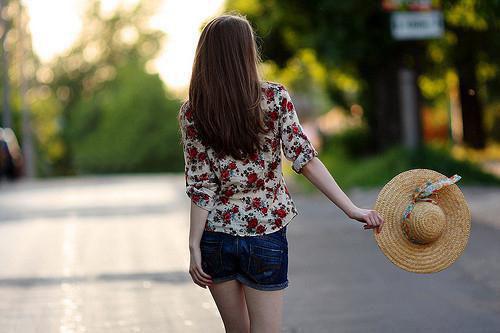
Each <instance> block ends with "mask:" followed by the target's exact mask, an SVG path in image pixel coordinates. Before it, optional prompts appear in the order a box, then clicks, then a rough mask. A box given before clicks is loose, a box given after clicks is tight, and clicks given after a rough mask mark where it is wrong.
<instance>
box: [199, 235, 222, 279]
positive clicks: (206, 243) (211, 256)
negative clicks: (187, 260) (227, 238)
mask: <svg viewBox="0 0 500 333" xmlns="http://www.w3.org/2000/svg"><path fill="white" fill-rule="evenodd" d="M200 251H201V268H202V269H203V271H204V272H205V273H207V274H208V275H210V276H212V277H213V275H215V274H217V273H219V272H220V271H221V270H222V240H207V239H203V238H202V240H201V242H200Z"/></svg>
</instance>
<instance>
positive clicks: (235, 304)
mask: <svg viewBox="0 0 500 333" xmlns="http://www.w3.org/2000/svg"><path fill="white" fill-rule="evenodd" d="M209 290H210V293H211V294H212V297H213V298H214V301H215V304H216V305H217V309H219V313H220V315H221V317H222V321H223V322H224V327H225V329H226V332H231V333H232V332H238V333H240V332H241V333H243V332H245V333H247V332H250V318H249V316H248V310H247V305H246V302H245V294H244V292H243V288H242V285H241V283H240V282H239V281H237V280H230V281H226V282H221V283H214V284H213V285H212V286H210V287H209Z"/></svg>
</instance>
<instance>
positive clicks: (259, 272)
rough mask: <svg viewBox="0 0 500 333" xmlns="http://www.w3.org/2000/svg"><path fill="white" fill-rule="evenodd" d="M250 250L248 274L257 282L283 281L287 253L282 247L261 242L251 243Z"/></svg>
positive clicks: (274, 282) (271, 282)
mask: <svg viewBox="0 0 500 333" xmlns="http://www.w3.org/2000/svg"><path fill="white" fill-rule="evenodd" d="M249 252H250V258H249V261H248V275H249V276H250V277H251V278H252V279H253V280H254V281H255V282H257V283H262V284H276V283H282V282H283V280H284V273H283V270H284V268H285V267H286V266H285V260H284V255H285V254H286V253H285V251H284V250H283V249H282V248H277V247H276V244H272V245H271V244H267V243H265V242H260V243H258V244H250V248H249ZM285 279H286V277H285Z"/></svg>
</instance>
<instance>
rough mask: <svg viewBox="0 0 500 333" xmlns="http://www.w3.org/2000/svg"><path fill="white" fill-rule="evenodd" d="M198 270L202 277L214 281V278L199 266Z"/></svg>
mask: <svg viewBox="0 0 500 333" xmlns="http://www.w3.org/2000/svg"><path fill="white" fill-rule="evenodd" d="M196 268H198V271H199V272H200V274H201V276H203V277H205V278H206V279H209V280H212V277H211V276H210V275H208V274H207V273H205V272H204V271H203V269H202V268H201V267H199V266H197V267H196Z"/></svg>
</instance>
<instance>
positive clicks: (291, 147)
mask: <svg viewBox="0 0 500 333" xmlns="http://www.w3.org/2000/svg"><path fill="white" fill-rule="evenodd" d="M282 88H283V89H282V90H281V94H280V98H279V103H280V131H281V144H282V149H283V154H284V155H285V157H286V159H288V160H289V161H291V162H292V169H293V170H294V171H295V172H296V173H298V174H301V173H302V168H303V167H304V166H305V165H306V164H307V163H308V162H309V161H311V160H312V159H313V158H314V157H315V156H318V151H317V150H316V149H315V148H314V146H313V144H312V143H311V141H310V140H309V138H308V137H307V135H306V134H305V133H304V130H303V128H302V126H301V124H300V121H299V117H298V115H297V112H296V110H295V106H294V104H293V102H292V99H291V97H290V95H289V93H288V91H287V90H286V89H285V88H284V87H282Z"/></svg>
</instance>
